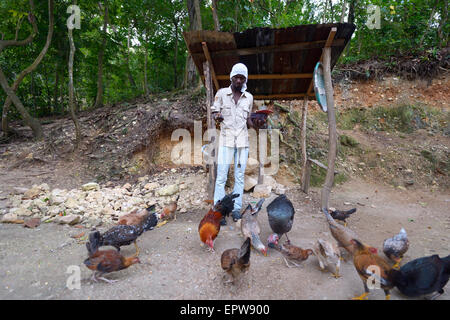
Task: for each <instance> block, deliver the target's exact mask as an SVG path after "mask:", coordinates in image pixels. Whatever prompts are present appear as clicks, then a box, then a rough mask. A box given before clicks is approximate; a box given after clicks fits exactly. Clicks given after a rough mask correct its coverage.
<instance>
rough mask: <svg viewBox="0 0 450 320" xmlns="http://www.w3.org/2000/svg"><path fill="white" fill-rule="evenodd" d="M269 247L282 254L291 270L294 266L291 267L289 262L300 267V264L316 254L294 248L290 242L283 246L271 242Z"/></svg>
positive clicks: (308, 250)
mask: <svg viewBox="0 0 450 320" xmlns="http://www.w3.org/2000/svg"><path fill="white" fill-rule="evenodd" d="M269 247H270V248H273V249H275V250H277V251H279V252H281V254H282V255H283V258H284V261H285V262H286V265H287V266H288V267H289V268H291V267H292V266H291V265H289V263H288V260H289V262H290V263H292V264H293V265H295V266H296V267H300V265H299V264H298V263H301V262H303V261H305V260H307V259H308V257H309V256H310V255H312V254H314V252H313V251H312V250H311V249H302V248H300V247H297V246H294V245H293V244H291V242H290V241H289V240H287V241H285V242H284V244H282V245H281V246H280V245H278V244H276V243H273V242H269ZM286 259H287V260H286Z"/></svg>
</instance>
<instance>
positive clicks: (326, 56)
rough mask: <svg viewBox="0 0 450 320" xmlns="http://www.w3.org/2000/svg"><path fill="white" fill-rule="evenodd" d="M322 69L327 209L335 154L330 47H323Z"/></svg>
mask: <svg viewBox="0 0 450 320" xmlns="http://www.w3.org/2000/svg"><path fill="white" fill-rule="evenodd" d="M323 70H324V80H325V83H324V84H325V92H326V95H327V115H328V166H327V175H326V177H325V182H324V184H323V187H322V193H321V204H322V208H325V209H328V200H329V197H330V193H331V188H332V187H333V183H334V162H335V160H336V154H337V132H336V115H335V111H334V96H333V85H332V82H331V47H326V48H324V49H323Z"/></svg>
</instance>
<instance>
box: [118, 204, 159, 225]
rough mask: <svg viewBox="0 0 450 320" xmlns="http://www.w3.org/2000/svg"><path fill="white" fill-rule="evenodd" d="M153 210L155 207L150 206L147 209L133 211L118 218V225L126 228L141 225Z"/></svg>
mask: <svg viewBox="0 0 450 320" xmlns="http://www.w3.org/2000/svg"><path fill="white" fill-rule="evenodd" d="M153 210H155V205H152V206H150V207H148V208H147V209H141V210H139V209H135V210H133V211H131V212H130V213H127V214H126V215H124V216H122V217H120V218H119V223H118V224H123V225H127V226H132V225H139V224H141V223H142V222H143V221H144V220H145V219H147V218H148V215H149V214H150V213H151V212H152V211H153Z"/></svg>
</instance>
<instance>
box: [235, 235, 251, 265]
mask: <svg viewBox="0 0 450 320" xmlns="http://www.w3.org/2000/svg"><path fill="white" fill-rule="evenodd" d="M238 258H239V260H240V261H241V263H243V264H248V263H249V261H250V238H247V239H246V240H245V242H244V243H243V244H242V246H241V248H240V249H239V257H238Z"/></svg>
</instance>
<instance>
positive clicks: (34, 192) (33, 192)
mask: <svg viewBox="0 0 450 320" xmlns="http://www.w3.org/2000/svg"><path fill="white" fill-rule="evenodd" d="M41 192H42V190H41V189H40V188H39V187H33V188H31V189H28V190H27V191H25V192H24V194H23V197H22V199H34V198H36V197H37V196H39V195H40V194H41Z"/></svg>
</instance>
